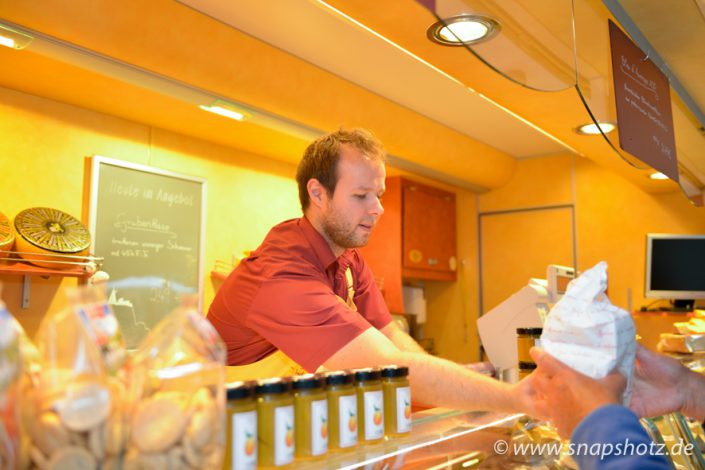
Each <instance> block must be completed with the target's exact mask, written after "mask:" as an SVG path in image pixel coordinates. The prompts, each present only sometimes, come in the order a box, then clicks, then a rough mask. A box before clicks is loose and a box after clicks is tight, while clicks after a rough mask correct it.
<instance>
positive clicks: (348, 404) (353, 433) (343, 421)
mask: <svg viewBox="0 0 705 470" xmlns="http://www.w3.org/2000/svg"><path fill="white" fill-rule="evenodd" d="M338 418H339V419H338V421H339V423H340V429H339V430H338V431H339V432H338V435H339V436H340V442H339V443H338V445H339V446H340V447H352V446H354V445H356V444H357V396H355V395H345V396H341V397H339V398H338Z"/></svg>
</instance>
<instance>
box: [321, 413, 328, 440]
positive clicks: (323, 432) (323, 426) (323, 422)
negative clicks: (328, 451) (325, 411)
mask: <svg viewBox="0 0 705 470" xmlns="http://www.w3.org/2000/svg"><path fill="white" fill-rule="evenodd" d="M321 437H322V438H323V439H325V438H327V437H328V423H327V422H326V419H325V418H324V417H323V416H321Z"/></svg>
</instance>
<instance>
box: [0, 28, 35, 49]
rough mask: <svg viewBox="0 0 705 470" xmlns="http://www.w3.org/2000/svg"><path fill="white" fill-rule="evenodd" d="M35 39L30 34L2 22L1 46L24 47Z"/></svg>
mask: <svg viewBox="0 0 705 470" xmlns="http://www.w3.org/2000/svg"><path fill="white" fill-rule="evenodd" d="M32 39H34V38H33V37H32V36H30V35H29V34H24V33H22V32H20V31H17V30H15V29H13V28H10V27H9V26H4V25H2V24H0V46H5V47H9V48H10V49H15V50H20V49H24V48H25V47H27V46H28V45H29V43H30V42H32Z"/></svg>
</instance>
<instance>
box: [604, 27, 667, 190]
mask: <svg viewBox="0 0 705 470" xmlns="http://www.w3.org/2000/svg"><path fill="white" fill-rule="evenodd" d="M609 31H610V46H611V50H612V76H613V79H614V94H615V100H616V105H617V121H618V125H617V130H618V131H619V146H620V147H621V148H622V149H623V150H625V151H627V152H629V153H630V154H632V155H634V156H635V157H636V158H638V159H639V160H641V161H643V162H644V163H646V164H648V165H650V166H651V167H653V168H655V169H656V170H658V171H660V172H661V173H663V174H665V175H666V176H668V177H669V178H671V179H672V180H674V181H676V182H677V181H678V161H677V159H676V142H675V138H674V134H673V115H672V113H671V92H670V85H669V83H668V79H667V78H666V76H665V75H664V74H663V73H662V72H661V70H659V68H658V67H657V66H656V65H655V64H654V63H653V62H652V61H651V60H649V58H648V57H647V55H646V54H644V52H642V50H641V49H639V48H638V47H637V46H636V44H634V43H633V42H632V41H631V39H629V37H628V36H627V35H626V34H625V33H624V32H623V31H622V30H621V29H620V28H619V27H618V26H617V25H616V24H614V23H613V22H612V21H609Z"/></svg>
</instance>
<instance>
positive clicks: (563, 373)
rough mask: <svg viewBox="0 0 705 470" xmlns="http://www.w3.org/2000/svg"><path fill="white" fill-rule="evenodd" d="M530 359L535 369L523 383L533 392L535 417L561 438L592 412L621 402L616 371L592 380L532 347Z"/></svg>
mask: <svg viewBox="0 0 705 470" xmlns="http://www.w3.org/2000/svg"><path fill="white" fill-rule="evenodd" d="M531 357H532V358H533V359H534V361H536V365H537V366H538V367H537V368H536V370H535V371H534V372H533V373H532V374H531V375H530V376H529V377H527V378H526V379H525V380H526V381H528V384H529V385H531V387H532V388H533V390H534V395H535V400H536V403H535V407H536V410H537V414H538V416H539V417H544V418H548V419H549V420H550V421H551V422H553V424H554V426H556V428H557V429H558V434H560V435H561V437H563V438H565V439H569V438H570V436H571V434H572V433H573V429H575V427H576V426H577V425H578V424H579V423H580V421H582V420H583V418H585V416H587V415H588V414H590V413H591V412H592V411H593V410H595V409H597V408H599V407H602V406H604V405H609V404H615V403H616V404H620V403H621V401H622V393H623V392H624V388H625V386H626V379H625V378H624V377H623V376H622V374H620V373H619V372H612V373H610V374H609V375H608V376H607V377H605V378H603V379H599V380H596V379H593V378H591V377H588V376H587V375H583V374H581V373H580V372H578V371H576V370H573V369H572V368H571V367H569V366H567V365H565V364H563V363H562V362H560V361H559V360H557V359H556V358H554V357H553V356H551V355H550V354H548V353H546V352H544V351H543V350H541V349H538V348H532V349H531Z"/></svg>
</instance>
